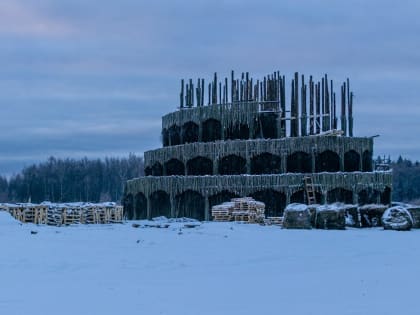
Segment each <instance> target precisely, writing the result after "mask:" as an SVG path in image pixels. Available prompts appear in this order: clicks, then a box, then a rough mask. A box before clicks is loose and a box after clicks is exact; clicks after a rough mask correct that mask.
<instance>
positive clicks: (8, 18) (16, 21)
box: [0, 0, 75, 36]
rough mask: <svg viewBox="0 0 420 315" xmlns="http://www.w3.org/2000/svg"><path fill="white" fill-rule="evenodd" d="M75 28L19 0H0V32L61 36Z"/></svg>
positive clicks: (4, 33)
mask: <svg viewBox="0 0 420 315" xmlns="http://www.w3.org/2000/svg"><path fill="white" fill-rule="evenodd" d="M74 31H75V30H74V29H73V28H72V27H71V26H70V25H69V24H66V23H63V22H62V21H59V20H57V19H55V18H53V17H51V16H47V15H44V14H42V12H39V11H38V10H36V8H35V7H34V6H31V5H29V4H28V3H25V2H23V1H20V0H2V1H1V2H0V34H2V35H29V36H34V35H35V36H63V35H68V34H71V33H73V32H74Z"/></svg>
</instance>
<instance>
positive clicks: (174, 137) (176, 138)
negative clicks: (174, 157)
mask: <svg viewBox="0 0 420 315" xmlns="http://www.w3.org/2000/svg"><path fill="white" fill-rule="evenodd" d="M168 138H169V141H168V142H169V145H178V144H181V128H179V126H178V125H172V126H171V127H169V129H168Z"/></svg>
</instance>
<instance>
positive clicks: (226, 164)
mask: <svg viewBox="0 0 420 315" xmlns="http://www.w3.org/2000/svg"><path fill="white" fill-rule="evenodd" d="M218 165H219V167H218V171H219V174H220V175H240V174H245V173H246V160H245V159H244V158H243V157H241V156H238V155H235V154H230V155H227V156H225V157H223V158H221V159H220V160H219V163H218Z"/></svg>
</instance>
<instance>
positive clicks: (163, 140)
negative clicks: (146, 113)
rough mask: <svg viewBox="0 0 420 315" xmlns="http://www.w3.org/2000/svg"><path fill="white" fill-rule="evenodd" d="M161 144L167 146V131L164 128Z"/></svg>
mask: <svg viewBox="0 0 420 315" xmlns="http://www.w3.org/2000/svg"><path fill="white" fill-rule="evenodd" d="M162 145H163V146H164V147H167V146H169V132H168V129H166V128H164V129H163V130H162Z"/></svg>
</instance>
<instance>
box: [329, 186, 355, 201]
mask: <svg viewBox="0 0 420 315" xmlns="http://www.w3.org/2000/svg"><path fill="white" fill-rule="evenodd" d="M327 202H328V203H334V202H343V203H347V204H352V203H353V192H352V191H351V190H347V189H344V188H341V187H337V188H334V189H331V190H330V191H328V192H327Z"/></svg>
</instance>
